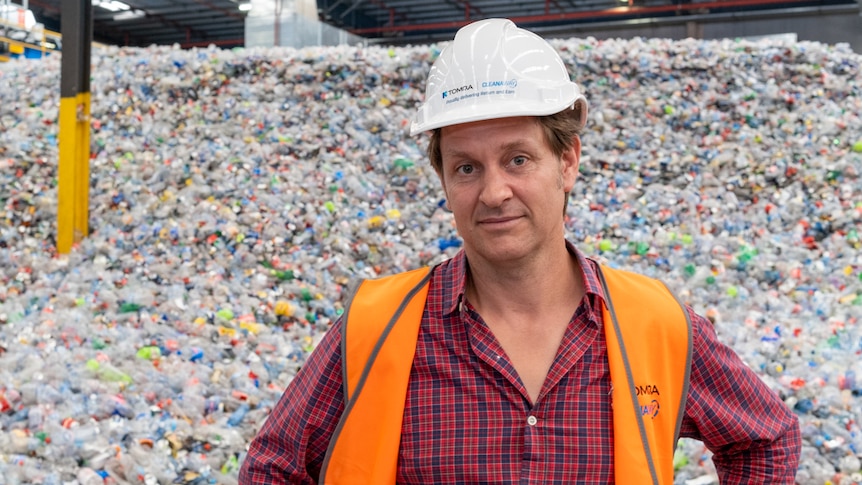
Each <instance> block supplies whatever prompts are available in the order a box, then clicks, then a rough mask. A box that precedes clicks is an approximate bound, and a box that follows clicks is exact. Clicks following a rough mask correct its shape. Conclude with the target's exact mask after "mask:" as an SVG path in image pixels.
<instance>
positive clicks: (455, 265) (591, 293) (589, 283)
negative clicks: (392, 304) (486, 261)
mask: <svg viewBox="0 0 862 485" xmlns="http://www.w3.org/2000/svg"><path fill="white" fill-rule="evenodd" d="M566 249H568V250H569V254H572V255H574V256H575V257H576V258H578V265H579V266H580V268H581V277H582V278H583V281H584V290H585V291H586V295H587V297H588V298H587V300H588V301H589V302H590V304H591V305H592V307H593V308H601V307H600V306H599V305H601V304H602V303H603V301H604V299H605V294H604V291H602V285H601V282H600V281H599V277H598V273H597V265H598V263H597V262H596V261H594V260H592V259H589V258H587V257H586V256H584V254H583V253H582V252H581V251H580V250H578V248H576V247H575V245H574V244H572V243H571V242H570V241H569V240H566ZM442 270H443V273H442V274H441V276H442V279H443V281H451V282H452V284H453V286H452V291H449V292H445V293H444V294H443V305H442V308H443V310H444V312H445V314H446V315H451V314H452V313H454V312H457V311H458V310H459V308H458V306H459V305H460V304H461V302H462V301H463V300H464V291H465V290H466V288H467V255H466V254H465V253H464V250H463V249H462V250H460V251H458V253H457V254H455V256H453V257H452V258H451V259H449V260H448V261H446V262H444V263H443V264H442Z"/></svg>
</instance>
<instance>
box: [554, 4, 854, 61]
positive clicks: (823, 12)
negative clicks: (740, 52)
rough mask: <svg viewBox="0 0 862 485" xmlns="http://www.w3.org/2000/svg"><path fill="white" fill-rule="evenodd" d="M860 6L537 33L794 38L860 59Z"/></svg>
mask: <svg viewBox="0 0 862 485" xmlns="http://www.w3.org/2000/svg"><path fill="white" fill-rule="evenodd" d="M860 11H862V7H859V6H852V5H848V6H838V7H812V8H798V9H783V10H770V11H763V12H756V13H745V14H741V13H733V14H711V15H689V16H686V15H680V16H677V17H670V18H661V19H648V20H634V21H626V22H608V23H601V24H586V25H584V24H581V25H577V26H569V27H566V28H556V29H546V30H539V29H537V31H540V32H542V33H543V35H545V36H546V37H568V36H578V37H587V36H593V37H596V38H598V39H608V38H632V37H650V38H669V39H682V38H686V37H693V38H699V39H721V38H738V37H759V36H764V35H779V34H795V35H796V38H797V40H800V41H819V42H824V43H827V44H837V43H847V44H849V45H850V47H851V48H852V49H853V51H854V52H856V53H859V54H862V14H860Z"/></svg>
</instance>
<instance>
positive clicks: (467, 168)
mask: <svg viewBox="0 0 862 485" xmlns="http://www.w3.org/2000/svg"><path fill="white" fill-rule="evenodd" d="M455 171H456V172H458V173H460V174H463V175H469V174H471V173H473V166H472V165H461V166H460V167H458V168H457V169H456V170H455Z"/></svg>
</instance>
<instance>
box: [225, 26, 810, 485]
mask: <svg viewBox="0 0 862 485" xmlns="http://www.w3.org/2000/svg"><path fill="white" fill-rule="evenodd" d="M586 117H587V102H586V100H585V98H584V97H583V95H581V94H580V91H579V90H578V87H577V85H576V84H575V83H573V82H571V80H570V78H569V75H568V72H567V70H566V68H565V66H564V64H563V62H562V60H561V59H560V57H559V56H558V55H557V53H556V52H555V51H554V50H553V48H552V47H551V46H550V45H549V44H548V43H547V42H545V41H544V40H543V39H541V38H540V37H538V36H536V35H535V34H533V33H531V32H528V31H526V30H523V29H520V28H518V27H516V26H515V25H514V24H513V23H512V22H510V21H508V20H501V19H491V20H482V21H478V22H475V23H473V24H470V25H468V26H466V27H464V28H463V29H461V30H460V31H459V32H458V34H457V35H456V37H455V40H454V41H453V43H452V44H451V45H449V46H448V47H447V48H446V49H444V50H443V52H441V54H440V56H439V58H438V59H437V60H436V61H435V63H434V66H433V67H432V69H431V73H430V74H429V78H428V82H427V87H426V100H425V103H424V104H423V106H422V107H421V108H420V109H419V112H418V114H417V116H416V119H415V121H414V123H413V125H412V128H411V131H412V132H413V133H414V134H416V133H421V132H425V131H431V132H432V133H431V140H430V144H429V149H428V152H429V158H430V159H431V163H432V165H433V166H434V168H435V170H436V172H437V174H438V176H439V178H440V181H441V183H442V187H443V189H444V192H445V194H446V200H447V204H448V206H449V208H450V209H451V211H452V213H453V215H454V219H455V222H456V226H457V228H458V232H459V234H460V236H461V237H462V239H463V241H464V247H463V250H462V251H461V252H460V253H459V254H457V255H456V256H455V257H454V258H452V259H451V260H448V261H446V262H444V263H442V264H440V265H438V266H436V267H434V268H430V269H429V268H425V269H420V270H416V271H413V272H408V273H405V274H402V275H396V276H392V277H387V278H382V279H380V280H370V281H366V282H364V283H363V284H362V285H361V286H359V288H358V289H357V291H356V293H355V294H354V295H353V297H352V299H351V301H350V302H349V304H348V310H347V311H346V312H345V314H344V315H343V317H342V319H341V320H339V321H338V322H336V323H335V324H334V325H333V327H332V329H331V330H330V331H329V332H328V333H327V335H326V337H325V338H324V339H323V340H322V341H321V343H320V345H319V346H318V347H317V349H315V351H314V352H313V353H312V355H311V356H310V357H309V361H308V362H307V364H306V366H305V367H304V368H303V369H302V370H301V371H300V372H299V373H298V374H297V376H296V378H295V379H294V381H293V382H291V384H290V386H289V387H288V389H287V390H286V391H285V393H284V396H283V397H282V399H281V400H280V402H279V403H278V405H277V406H276V407H275V409H274V410H273V412H272V414H271V415H270V417H269V418H268V420H267V421H266V423H265V424H264V425H263V427H262V429H261V430H260V432H259V434H258V435H257V436H256V437H255V439H254V440H253V442H252V443H251V446H250V449H249V452H248V455H247V457H246V459H245V461H244V463H243V467H242V470H241V473H240V483H243V484H273V483H291V484H313V483H327V484H330V483H331V484H336V483H338V484H340V483H356V484H363V483H373V484H381V483H382V484H386V483H393V484H394V483H399V484H402V483H403V484H423V485H424V484H443V483H446V484H480V483H481V484H504V483H531V484H532V483H542V484H573V483H603V484H607V483H631V484H638V485H640V484H643V483H656V484H659V483H661V484H671V483H673V464H672V460H673V450H674V449H675V447H676V442H677V440H678V438H679V437H680V436H684V437H691V438H695V439H698V440H702V441H703V442H704V443H705V444H706V446H707V447H708V448H709V449H710V450H712V451H713V452H714V463H715V465H716V468H717V470H718V473H719V475H720V478H721V481H722V483H727V484H739V483H758V484H762V483H771V484H777V483H786V484H792V483H793V482H794V476H795V473H796V469H797V463H798V459H799V452H800V446H801V443H800V432H799V425H798V421H797V418H796V417H795V415H793V414H792V413H791V412H790V411H789V410H788V409H787V407H786V406H785V405H784V403H782V402H781V401H780V400H779V399H778V397H777V396H776V395H775V394H774V393H773V392H772V391H771V390H770V389H769V388H768V387H767V386H766V385H765V384H764V383H763V382H761V381H760V380H759V379H758V377H757V376H756V375H755V374H754V373H753V372H752V371H751V370H750V369H748V368H747V367H746V366H745V365H744V363H743V362H741V360H740V359H739V357H738V356H737V355H736V354H735V353H734V352H733V351H732V350H731V349H729V348H728V347H726V346H724V345H723V344H721V343H720V342H719V341H718V340H717V338H716V335H715V333H714V330H713V329H712V327H711V325H710V323H709V322H708V321H707V320H706V319H704V318H703V317H701V316H699V315H697V314H695V313H694V312H693V311H692V310H691V309H690V308H688V307H683V306H681V305H679V304H678V303H677V302H676V300H675V298H674V297H673V296H672V295H671V294H670V292H669V291H668V290H667V289H666V288H664V286H663V285H661V284H660V283H658V282H656V281H655V280H650V279H647V278H644V277H642V276H639V275H634V274H632V273H627V272H623V271H618V270H612V269H610V268H604V267H601V266H600V265H598V264H597V263H596V262H594V261H592V260H590V259H587V258H586V257H585V256H584V255H582V254H581V253H580V252H579V251H578V250H577V249H576V248H575V247H574V245H573V244H571V243H570V242H568V241H566V240H565V237H564V226H563V218H564V212H565V204H566V198H567V197H568V193H569V191H570V190H571V189H572V187H573V186H574V184H575V181H576V178H577V175H578V164H579V162H580V149H581V145H580V138H579V137H578V133H579V132H580V130H582V129H583V126H584V124H585V122H586Z"/></svg>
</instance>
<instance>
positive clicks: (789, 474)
mask: <svg viewBox="0 0 862 485" xmlns="http://www.w3.org/2000/svg"><path fill="white" fill-rule="evenodd" d="M688 311H689V313H690V315H691V317H692V341H693V349H692V369H691V381H690V388H689V395H688V400H687V402H686V409H685V415H684V417H683V422H682V429H681V431H680V434H681V436H685V437H688V438H693V439H697V440H700V441H702V442H703V443H704V445H706V447H707V448H708V449H709V450H710V451H711V452H712V453H713V463H714V464H715V468H716V471H717V472H718V476H719V480H720V482H721V483H722V484H724V485H729V484H760V483H770V484H788V485H792V484H793V483H795V477H796V471H797V467H798V464H799V454H800V452H801V447H802V441H801V433H800V429H799V419H798V418H797V416H796V415H795V414H794V413H793V412H792V411H790V409H789V408H788V407H787V406H786V405H785V404H784V402H783V401H782V400H781V399H780V398H779V397H778V395H777V394H776V393H775V392H774V391H773V390H772V389H770V388H769V387H768V386H767V385H766V384H765V383H764V382H763V381H762V380H761V379H760V377H758V376H757V374H755V372H754V371H753V370H751V369H750V368H749V367H748V366H747V365H746V364H745V363H744V362H743V361H742V359H740V358H739V356H738V355H737V354H736V353H735V352H734V351H733V350H732V349H731V348H730V347H728V346H727V345H724V344H723V343H721V342H720V341H719V340H718V337H717V335H716V333H715V329H714V328H713V326H712V324H711V323H710V322H709V321H708V320H706V319H705V318H703V317H702V316H700V315H697V314H696V313H694V312H693V311H692V310H691V309H690V308H689V309H688Z"/></svg>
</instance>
